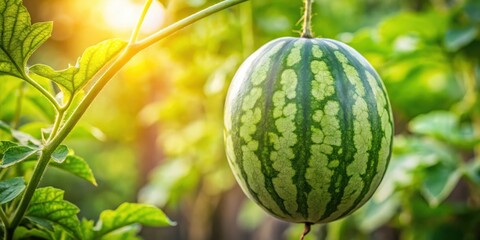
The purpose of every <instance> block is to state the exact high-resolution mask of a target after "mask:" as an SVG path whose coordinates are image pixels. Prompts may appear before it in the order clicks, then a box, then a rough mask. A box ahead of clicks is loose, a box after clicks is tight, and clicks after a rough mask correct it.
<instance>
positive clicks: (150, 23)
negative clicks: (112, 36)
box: [103, 0, 165, 33]
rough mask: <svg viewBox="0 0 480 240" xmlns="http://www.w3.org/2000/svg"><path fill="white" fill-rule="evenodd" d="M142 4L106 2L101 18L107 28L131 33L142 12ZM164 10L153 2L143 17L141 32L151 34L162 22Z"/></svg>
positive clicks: (123, 1) (121, 0) (128, 1)
mask: <svg viewBox="0 0 480 240" xmlns="http://www.w3.org/2000/svg"><path fill="white" fill-rule="evenodd" d="M142 9H143V3H137V2H134V1H133V0H106V1H104V5H103V18H104V20H105V23H106V24H107V26H108V27H110V28H112V30H114V31H121V32H124V31H127V32H129V31H131V30H132V29H133V28H134V27H135V24H136V22H137V20H138V18H139V16H140V14H141V12H142ZM164 11H165V10H164V8H163V6H162V5H161V4H159V3H158V2H157V1H154V2H153V3H152V5H151V6H150V9H149V11H148V13H147V16H146V17H145V21H144V23H143V26H142V30H141V32H143V33H151V32H153V31H155V30H157V29H158V28H159V27H160V26H161V25H162V23H163V21H164Z"/></svg>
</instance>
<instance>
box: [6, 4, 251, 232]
mask: <svg viewBox="0 0 480 240" xmlns="http://www.w3.org/2000/svg"><path fill="white" fill-rule="evenodd" d="M245 1H248V0H226V1H223V2H220V3H217V4H215V5H212V6H210V7H208V8H206V9H204V10H202V11H200V12H197V13H195V14H193V15H191V16H189V17H187V18H185V19H182V20H180V21H178V22H176V23H174V24H172V25H170V26H168V27H166V28H164V29H162V30H160V31H158V32H157V33H155V34H153V35H152V36H150V37H148V38H146V39H145V40H143V41H141V42H139V43H131V44H129V45H127V47H126V48H125V50H124V51H123V52H122V53H121V54H120V55H119V56H118V57H117V58H116V59H115V60H114V61H113V63H112V64H111V65H110V66H109V67H108V69H107V70H106V71H105V72H104V73H103V75H102V76H101V77H100V78H99V79H98V80H97V82H95V84H94V85H93V87H92V88H91V89H90V91H89V92H88V93H87V94H86V96H85V98H84V99H83V100H82V102H81V103H80V104H79V105H78V106H77V108H76V109H75V110H74V111H73V113H72V114H71V115H70V117H69V118H68V119H67V121H66V122H65V124H64V125H63V126H62V127H61V128H60V129H59V130H58V132H57V134H56V135H55V136H53V137H52V138H51V141H49V142H48V143H47V145H46V146H45V147H44V149H43V150H42V154H41V156H40V158H39V160H38V162H37V165H36V166H35V168H34V171H33V175H32V178H31V179H30V181H29V182H28V184H27V187H26V190H25V193H24V194H23V196H22V199H21V201H20V204H19V206H18V208H17V210H16V212H15V215H14V218H13V220H12V222H11V223H10V226H9V228H8V229H7V230H6V231H7V232H11V233H13V231H15V228H16V227H17V226H18V225H19V224H20V221H21V220H22V219H23V216H24V215H25V212H26V211H27V208H28V205H29V204H30V201H31V199H32V197H33V194H34V192H35V189H36V188H37V187H38V184H39V182H40V180H41V178H42V176H43V174H44V172H45V170H46V168H47V166H48V163H49V161H50V158H51V155H52V153H53V151H54V150H55V149H56V148H57V147H58V146H59V145H60V144H61V143H62V142H63V140H64V139H65V138H66V137H67V136H68V134H69V133H70V132H71V131H72V129H73V127H74V126H75V125H76V124H77V122H78V121H79V120H80V118H81V117H82V116H83V114H84V113H85V111H86V110H87V109H88V107H89V106H90V105H91V103H92V102H93V100H94V99H95V97H96V96H97V95H98V94H99V93H100V91H101V90H102V89H103V87H104V86H105V85H106V84H107V83H108V81H109V80H110V79H111V78H112V77H113V76H114V75H115V74H116V73H117V72H118V71H119V70H120V69H121V68H122V67H123V66H124V65H125V64H126V63H127V62H128V61H129V60H130V59H131V58H132V57H133V56H135V55H136V54H137V53H138V52H140V51H141V50H143V49H145V48H147V47H149V46H150V45H152V44H154V43H156V42H158V41H160V40H162V39H164V38H166V37H167V36H169V35H171V34H173V33H175V32H177V31H178V30H180V29H182V28H184V27H186V26H188V25H191V24H192V23H194V22H196V21H198V20H200V19H203V18H205V17H208V16H210V15H212V14H213V13H216V12H219V11H221V10H224V9H226V8H228V7H231V6H234V5H237V4H239V3H242V2H245ZM140 21H141V20H140ZM135 31H136V30H134V33H132V39H135V38H136V37H135V35H136V33H135ZM137 33H138V32H137ZM41 89H43V88H41ZM50 96H51V95H50ZM55 103H57V102H56V101H55ZM57 106H58V107H57V110H58V109H60V107H59V105H58V103H57ZM7 239H8V238H7Z"/></svg>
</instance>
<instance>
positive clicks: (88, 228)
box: [80, 218, 95, 240]
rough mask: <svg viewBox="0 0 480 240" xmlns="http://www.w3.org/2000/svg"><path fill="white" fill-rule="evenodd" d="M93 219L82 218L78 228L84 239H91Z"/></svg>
mask: <svg viewBox="0 0 480 240" xmlns="http://www.w3.org/2000/svg"><path fill="white" fill-rule="evenodd" d="M93 224H94V223H93V221H91V220H88V219H85V218H83V219H82V222H81V224H80V229H81V231H82V234H83V239H84V240H93V239H94V238H93V237H94V236H95V235H94V233H93Z"/></svg>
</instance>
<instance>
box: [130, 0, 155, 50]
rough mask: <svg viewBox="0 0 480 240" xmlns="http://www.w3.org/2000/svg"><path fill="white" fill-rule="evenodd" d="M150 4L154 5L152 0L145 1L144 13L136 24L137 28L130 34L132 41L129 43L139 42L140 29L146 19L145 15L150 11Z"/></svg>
mask: <svg viewBox="0 0 480 240" xmlns="http://www.w3.org/2000/svg"><path fill="white" fill-rule="evenodd" d="M150 5H152V0H147V1H146V2H145V5H144V6H143V11H142V14H141V15H140V17H139V19H138V21H137V24H136V25H135V28H134V29H133V31H132V35H131V36H130V42H129V43H128V44H129V45H132V44H134V43H135V42H137V38H138V35H139V33H140V29H141V28H142V24H143V21H144V20H145V16H147V12H148V9H149V8H150Z"/></svg>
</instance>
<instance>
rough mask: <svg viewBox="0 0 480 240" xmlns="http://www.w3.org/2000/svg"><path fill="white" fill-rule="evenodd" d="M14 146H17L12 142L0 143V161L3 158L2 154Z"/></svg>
mask: <svg viewBox="0 0 480 240" xmlns="http://www.w3.org/2000/svg"><path fill="white" fill-rule="evenodd" d="M14 146H17V144H16V143H14V142H10V141H0V159H1V158H3V154H4V153H5V151H7V150H8V149H9V148H11V147H14Z"/></svg>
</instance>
